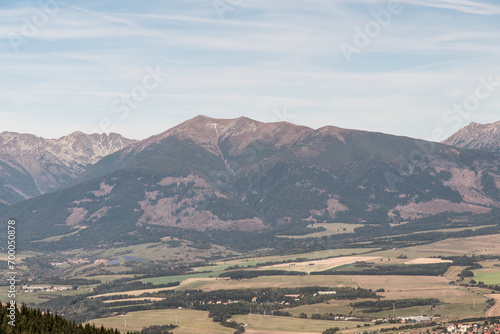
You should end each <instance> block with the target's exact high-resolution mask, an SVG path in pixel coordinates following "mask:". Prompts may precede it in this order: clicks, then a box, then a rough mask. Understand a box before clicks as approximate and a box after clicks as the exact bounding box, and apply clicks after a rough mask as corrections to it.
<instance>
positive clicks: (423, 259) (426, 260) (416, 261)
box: [404, 257, 453, 264]
mask: <svg viewBox="0 0 500 334" xmlns="http://www.w3.org/2000/svg"><path fill="white" fill-rule="evenodd" d="M452 262H453V261H451V260H442V259H438V258H429V257H421V258H418V259H413V260H411V261H407V262H405V263H404V264H431V263H452Z"/></svg>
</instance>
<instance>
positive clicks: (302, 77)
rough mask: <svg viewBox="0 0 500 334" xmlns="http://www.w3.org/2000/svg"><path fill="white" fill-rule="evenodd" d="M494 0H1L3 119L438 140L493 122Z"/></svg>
mask: <svg viewBox="0 0 500 334" xmlns="http://www.w3.org/2000/svg"><path fill="white" fill-rule="evenodd" d="M499 56H500V2H499V1H498V0H497V1H493V0H484V1H476V0H402V1H393V0H384V1H382V0H272V1H270V0H182V1H180V0H179V1H177V0H162V1H159V0H150V1H130V0H107V1H94V0H86V1H81V0H80V1H79V0H41V1H2V2H0V73H1V76H0V132H3V131H14V132H22V133H32V134H35V135H38V136H42V137H45V138H57V137H61V136H64V135H67V134H69V133H71V132H74V131H82V132H85V133H95V132H98V133H103V132H106V133H108V132H118V133H120V134H122V135H124V136H126V137H129V138H135V139H143V138H147V137H149V136H151V135H154V134H158V133H161V132H163V131H165V130H167V129H169V128H171V127H173V126H175V125H177V124H179V123H181V122H183V121H185V120H187V119H189V118H192V117H195V116H196V115H207V116H210V117H214V118H236V117H240V116H246V117H250V118H252V119H255V120H258V121H262V122H277V121H288V122H292V123H295V124H300V125H306V126H309V127H312V128H320V127H322V126H326V125H334V126H338V127H343V128H350V129H362V130H368V131H377V132H384V133H390V134H395V135H404V136H409V137H415V138H422V139H427V140H434V141H440V140H443V139H445V138H446V137H448V136H449V135H451V134H453V133H454V132H456V131H457V130H459V129H460V128H462V127H464V126H466V125H467V124H469V123H470V122H477V123H492V122H496V121H500V62H499V61H498V60H499V58H500V57H499Z"/></svg>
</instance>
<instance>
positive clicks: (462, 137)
mask: <svg viewBox="0 0 500 334" xmlns="http://www.w3.org/2000/svg"><path fill="white" fill-rule="evenodd" d="M443 143H444V144H448V145H453V146H457V147H463V148H471V149H478V150H487V151H494V152H500V121H499V122H496V123H490V124H478V123H470V124H469V125H467V126H466V127H464V128H462V129H460V130H459V131H458V132H456V133H455V134H453V135H452V136H451V137H449V138H448V139H446V140H444V141H443Z"/></svg>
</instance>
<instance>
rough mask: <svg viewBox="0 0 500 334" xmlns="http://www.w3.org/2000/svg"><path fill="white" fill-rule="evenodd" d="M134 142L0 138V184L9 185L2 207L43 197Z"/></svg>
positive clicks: (76, 136) (101, 137)
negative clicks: (40, 195)
mask: <svg viewBox="0 0 500 334" xmlns="http://www.w3.org/2000/svg"><path fill="white" fill-rule="evenodd" d="M134 142H136V140H131V139H127V138H124V137H122V136H121V135H119V134H116V133H113V134H109V135H106V134H90V135H89V134H84V133H82V132H74V133H72V134H70V135H67V136H63V137H60V138H57V139H46V138H42V137H37V136H35V135H31V134H24V133H16V132H3V133H1V134H0V167H1V168H0V184H2V183H5V184H9V187H10V188H11V189H10V191H9V194H2V196H1V197H3V198H0V199H2V200H3V203H4V204H11V203H14V202H16V201H17V200H19V199H26V198H29V197H32V196H34V195H38V194H42V193H46V192H49V191H52V190H54V189H57V188H59V187H60V186H62V185H64V184H67V183H68V182H70V181H72V180H73V179H75V178H77V177H78V176H79V175H81V174H82V173H83V172H84V170H85V169H86V167H87V166H89V165H91V164H94V163H96V162H97V161H98V160H100V159H101V158H102V157H104V156H106V155H109V154H111V153H114V152H116V151H118V150H121V149H123V148H125V147H127V146H128V145H130V144H132V143H134Z"/></svg>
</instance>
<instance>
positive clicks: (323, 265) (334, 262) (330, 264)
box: [259, 256, 380, 273]
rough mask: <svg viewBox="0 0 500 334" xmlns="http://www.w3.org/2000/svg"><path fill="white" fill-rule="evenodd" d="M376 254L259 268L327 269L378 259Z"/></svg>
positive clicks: (291, 269) (308, 271)
mask: <svg viewBox="0 0 500 334" xmlns="http://www.w3.org/2000/svg"><path fill="white" fill-rule="evenodd" d="M379 258H380V257H378V256H346V257H334V258H330V259H324V260H312V261H307V262H291V263H280V264H275V265H271V266H265V267H261V268H259V269H269V268H280V269H283V270H288V271H305V272H307V273H310V272H313V271H322V270H328V269H331V268H335V267H339V266H342V265H346V264H353V263H355V262H359V261H365V262H366V261H372V260H376V259H379Z"/></svg>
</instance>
